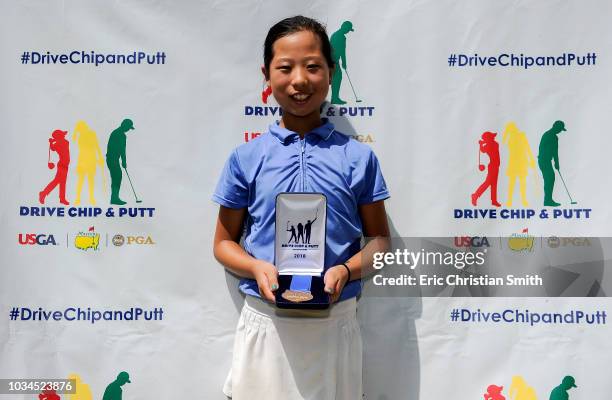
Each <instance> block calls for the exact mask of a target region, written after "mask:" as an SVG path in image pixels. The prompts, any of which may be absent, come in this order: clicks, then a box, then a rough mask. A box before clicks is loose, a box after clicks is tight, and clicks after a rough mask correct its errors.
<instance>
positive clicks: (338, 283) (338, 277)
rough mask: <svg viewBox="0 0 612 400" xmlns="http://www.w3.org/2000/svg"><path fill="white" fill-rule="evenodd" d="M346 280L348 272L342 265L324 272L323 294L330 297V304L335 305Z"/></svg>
mask: <svg viewBox="0 0 612 400" xmlns="http://www.w3.org/2000/svg"><path fill="white" fill-rule="evenodd" d="M347 280H348V271H347V270H346V268H344V266H343V265H336V266H333V267H331V268H330V269H328V270H327V272H325V276H324V277H323V282H324V283H325V289H324V290H325V293H329V294H330V295H331V302H332V303H335V302H336V301H338V298H339V297H340V293H342V289H343V288H344V285H346V281H347Z"/></svg>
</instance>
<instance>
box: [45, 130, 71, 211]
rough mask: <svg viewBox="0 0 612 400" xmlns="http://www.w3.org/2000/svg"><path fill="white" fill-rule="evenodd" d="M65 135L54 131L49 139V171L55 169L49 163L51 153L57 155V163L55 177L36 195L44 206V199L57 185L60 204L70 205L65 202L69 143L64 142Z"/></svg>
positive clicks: (59, 131) (60, 131)
mask: <svg viewBox="0 0 612 400" xmlns="http://www.w3.org/2000/svg"><path fill="white" fill-rule="evenodd" d="M67 133H68V132H67V131H62V130H59V129H56V130H54V131H53V133H52V134H51V138H49V159H48V167H49V169H53V168H55V167H56V165H55V164H53V163H52V162H51V151H55V152H56V153H57V155H58V156H59V161H58V162H57V170H56V171H55V177H54V178H53V180H52V181H51V182H49V184H48V185H47V187H45V188H44V189H43V190H42V192H40V193H38V201H40V204H45V197H47V196H48V195H49V193H51V191H52V190H53V189H54V188H55V187H56V186H57V185H59V199H60V203H62V204H64V205H66V206H67V205H69V204H70V203H69V202H68V200H66V178H67V177H68V165H69V164H70V143H69V142H68V141H67V140H66V134H67Z"/></svg>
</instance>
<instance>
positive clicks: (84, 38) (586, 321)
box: [0, 0, 612, 400]
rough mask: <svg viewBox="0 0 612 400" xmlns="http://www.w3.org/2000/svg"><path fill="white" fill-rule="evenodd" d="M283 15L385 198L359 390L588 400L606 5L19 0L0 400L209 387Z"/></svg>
mask: <svg viewBox="0 0 612 400" xmlns="http://www.w3.org/2000/svg"><path fill="white" fill-rule="evenodd" d="M297 14H303V15H306V16H310V17H314V18H316V19H318V20H319V21H321V22H322V23H324V24H325V25H326V28H327V32H328V34H329V36H330V37H331V42H332V47H333V51H334V52H335V54H338V55H341V56H340V61H339V68H337V69H336V71H335V72H334V74H335V76H334V79H333V84H332V87H331V88H330V94H329V96H328V99H329V100H328V102H326V103H325V104H324V106H323V107H322V110H321V113H322V116H324V117H325V118H328V119H329V120H330V121H331V122H333V124H334V125H335V129H336V131H338V132H341V133H343V134H345V135H347V136H348V137H349V139H350V140H355V141H358V142H361V143H364V144H365V145H367V146H370V147H371V148H372V149H373V150H374V152H375V153H376V155H377V157H378V160H379V162H380V165H381V168H382V172H383V174H384V176H385V179H386V183H387V186H388V189H389V192H390V193H391V198H390V199H389V200H387V201H386V202H385V204H386V207H387V212H388V217H389V224H390V228H391V234H392V236H393V237H394V243H393V252H390V253H388V255H387V258H385V255H384V254H382V255H380V258H378V262H379V266H380V267H381V268H374V269H373V271H372V272H373V275H372V276H371V277H369V278H368V279H366V280H365V281H364V282H363V284H364V290H363V293H362V295H361V296H360V298H359V301H358V317H359V323H360V326H361V330H362V336H363V346H364V359H363V366H364V376H363V385H364V386H363V387H364V396H363V399H368V400H400V399H408V400H418V399H421V400H434V399H435V400H437V399H450V398H453V399H465V400H467V399H478V398H481V399H482V398H483V397H484V398H485V399H489V400H501V399H512V400H525V399H530V400H531V399H549V398H550V399H553V400H561V399H563V398H567V397H560V396H563V395H565V393H567V394H568V395H569V398H570V399H600V398H604V397H605V396H606V395H607V394H608V393H609V392H610V390H611V389H612V384H611V383H610V379H609V378H610V372H609V371H608V370H607V368H606V366H607V365H608V364H609V361H610V358H611V356H612V342H611V341H610V340H609V338H610V337H612V328H611V325H610V321H609V312H610V308H611V307H612V300H611V299H610V298H609V297H607V296H609V295H610V294H611V293H612V278H611V277H610V274H609V273H608V272H607V271H608V270H609V267H610V261H609V258H610V253H611V251H610V249H611V245H612V242H611V240H610V237H612V207H611V206H610V199H611V198H612V174H611V173H610V170H611V169H610V165H609V163H608V160H609V159H610V154H609V153H610V149H611V148H612V146H611V144H612V143H611V142H612V136H611V133H610V132H608V131H607V128H606V126H608V124H609V117H606V115H609V114H608V112H609V110H610V108H611V107H612V80H611V79H610V78H609V75H610V71H611V70H612V64H611V62H610V57H609V55H610V54H611V52H612V34H611V33H612V32H611V28H610V15H612V3H610V2H607V1H604V0H597V1H591V2H580V1H558V0H557V1H553V0H543V1H538V2H529V1H521V0H519V1H514V2H491V1H486V0H469V1H463V2H457V1H451V0H441V1H433V0H432V1H422V0H404V1H398V0H395V1H394V0H391V1H385V2H371V1H370V2H366V1H348V0H339V1H333V2H329V1H322V0H317V1H302V2H287V1H280V0H271V1H267V2H257V3H253V2H247V1H242V2H238V1H212V0H198V1H196V0H188V1H181V2H173V1H169V0H159V1H155V2H143V1H137V0H128V1H120V2H100V1H92V0H86V1H69V0H64V1H57V0H50V1H40V0H31V1H19V2H8V1H5V2H2V4H1V5H0V20H1V22H2V23H1V24H0V50H1V52H2V57H1V58H0V88H2V90H1V93H0V120H1V121H2V123H3V124H4V129H3V134H2V137H3V145H2V146H0V157H1V159H3V160H4V166H5V167H6V168H5V172H4V173H2V174H1V175H0V186H1V187H2V191H1V192H0V201H1V208H0V221H1V222H2V223H1V227H0V235H1V236H0V239H1V242H2V243H3V248H2V250H1V251H0V265H1V268H0V379H2V380H0V399H5V398H6V399H43V400H44V399H48V400H51V399H59V398H61V399H73V400H74V399H102V397H103V394H104V392H105V390H108V391H111V392H113V391H115V392H117V391H118V389H119V388H120V389H121V390H122V391H123V398H124V399H152V398H163V399H183V398H185V399H187V398H189V399H195V398H201V399H213V400H217V399H218V400H221V399H225V396H224V395H223V393H222V387H223V382H224V380H225V377H226V375H227V372H228V370H229V366H230V363H231V355H232V347H233V340H234V331H235V328H236V323H237V321H238V315H239V312H240V309H241V308H242V304H243V302H244V296H243V295H241V294H240V292H239V291H238V279H237V278H236V277H234V276H233V275H231V274H229V273H227V272H226V271H225V269H224V268H223V267H222V266H221V265H220V264H219V263H218V262H217V261H216V260H215V258H214V256H213V252H212V245H213V235H214V229H215V223H216V218H217V213H218V207H219V206H218V205H217V204H216V203H214V202H213V201H212V200H211V197H212V194H213V191H214V188H215V185H216V183H217V180H218V178H219V175H220V173H221V170H222V168H223V166H224V163H225V161H226V160H227V158H228V157H229V155H230V154H231V152H232V150H233V149H234V148H236V147H237V146H239V145H241V144H244V143H246V142H250V141H254V140H259V139H258V137H259V136H261V135H263V134H265V132H266V131H267V129H268V126H269V124H271V123H274V121H276V120H278V119H279V118H280V116H281V113H282V110H281V109H280V107H279V105H278V104H277V102H276V101H275V99H274V97H273V96H272V95H271V94H270V93H268V92H266V91H265V90H264V89H265V87H264V83H265V82H264V78H263V76H262V72H261V66H262V64H263V42H264V38H265V36H266V33H267V31H268V29H269V28H270V26H272V25H273V24H274V23H275V22H277V21H279V20H280V19H282V18H285V17H288V16H293V15H297ZM45 155H46V156H47V159H46V162H45ZM366 161H367V160H364V162H366ZM9 167H10V168H12V169H9ZM328 226H329V224H328ZM404 250H405V252H404ZM436 251H437V252H441V255H440V257H442V258H440V259H437V260H435V261H434V262H423V260H424V259H419V261H418V262H415V258H414V257H417V255H418V254H421V256H418V257H425V255H426V254H428V253H429V252H436ZM409 252H410V255H409ZM458 252H464V253H469V254H471V256H470V255H465V254H464V256H462V257H467V258H470V259H472V260H475V261H474V262H475V263H476V265H468V266H465V265H463V263H464V262H466V261H467V258H462V259H461V260H458V258H457V255H456V254H457V253H458ZM391 253H392V254H391ZM446 253H448V254H450V256H448V257H449V258H448V260H450V261H449V262H448V263H447V262H446V261H445V259H444V258H443V257H444V256H445V254H446ZM478 254H480V257H483V259H485V261H486V263H485V265H484V266H482V265H480V264H478V261H479V258H478V257H479V256H478ZM404 257H406V258H404ZM408 257H413V258H408ZM406 261H412V264H409V263H407V262H406ZM458 261H460V262H461V263H462V265H458V264H457V262H458ZM383 264H384V266H385V268H386V267H389V266H390V265H391V264H393V268H395V270H392V269H389V270H385V269H384V268H382V266H383ZM441 264H444V265H445V267H444V268H446V272H440V271H441V270H438V269H436V268H442V267H443V266H442V265H441ZM449 268H451V269H449ZM449 271H450V272H449ZM383 272H385V273H383ZM500 274H501V275H500ZM455 275H456V276H457V277H459V278H464V279H466V280H460V279H455V278H448V277H449V276H455ZM485 275H487V277H488V278H483V277H484V276H485ZM508 275H513V276H514V277H519V278H524V279H525V280H519V281H511V282H510V281H507V280H505V278H507V277H508ZM423 276H424V277H425V278H422V277H423ZM499 276H501V277H503V278H504V279H503V282H501V281H495V280H494V279H493V278H494V277H499ZM383 277H384V278H388V279H387V280H386V281H384V282H385V283H384V284H381V282H383V281H382V278H383ZM410 277H412V278H410ZM417 277H419V278H418V279H423V281H419V282H418V283H415V281H413V283H410V282H411V279H417ZM468 277H471V278H468ZM474 277H477V279H478V280H477V281H476V280H474V279H476V278H474ZM478 277H479V278H478ZM391 278H393V279H395V280H394V281H391ZM489 278H491V279H493V280H491V279H489ZM538 278H541V279H542V280H541V281H539V280H538ZM428 279H429V280H428ZM448 279H451V280H450V281H449V280H448ZM452 279H455V280H452ZM500 282H501V283H500ZM513 285H514V286H523V287H531V289H525V290H522V289H521V290H516V291H514V290H513V289H512V290H511V288H509V286H513ZM66 379H71V381H68V382H69V385H68V388H69V387H72V389H73V393H64V392H65V391H66V390H65V389H67V387H66V386H65V385H66V382H64V383H62V381H57V384H56V385H55V386H53V385H51V386H49V388H48V389H46V388H45V385H44V383H45V382H48V381H50V380H66ZM62 385H64V386H62ZM557 387H560V388H559V389H556V388H557ZM62 389H64V390H62ZM342 400H344V399H342ZM350 400H353V399H350Z"/></svg>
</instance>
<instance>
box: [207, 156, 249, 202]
mask: <svg viewBox="0 0 612 400" xmlns="http://www.w3.org/2000/svg"><path fill="white" fill-rule="evenodd" d="M212 199H213V201H214V202H216V203H219V204H220V205H222V206H224V207H228V208H245V207H247V206H248V201H249V185H248V182H247V180H246V178H245V176H244V172H243V171H242V167H241V166H240V160H239V158H238V154H237V153H236V151H235V150H234V151H233V152H232V154H231V155H230V157H229V159H228V160H227V162H226V163H225V166H224V167H223V171H222V172H221V176H220V177H219V182H217V187H216V188H215V193H214V194H213V196H212Z"/></svg>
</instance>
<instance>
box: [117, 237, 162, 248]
mask: <svg viewBox="0 0 612 400" xmlns="http://www.w3.org/2000/svg"><path fill="white" fill-rule="evenodd" d="M126 238H127V244H128V245H130V244H155V242H154V241H153V239H152V238H151V236H130V235H128V236H123V235H121V234H117V235H115V236H113V244H114V245H115V246H123V245H124V244H125V243H126Z"/></svg>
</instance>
